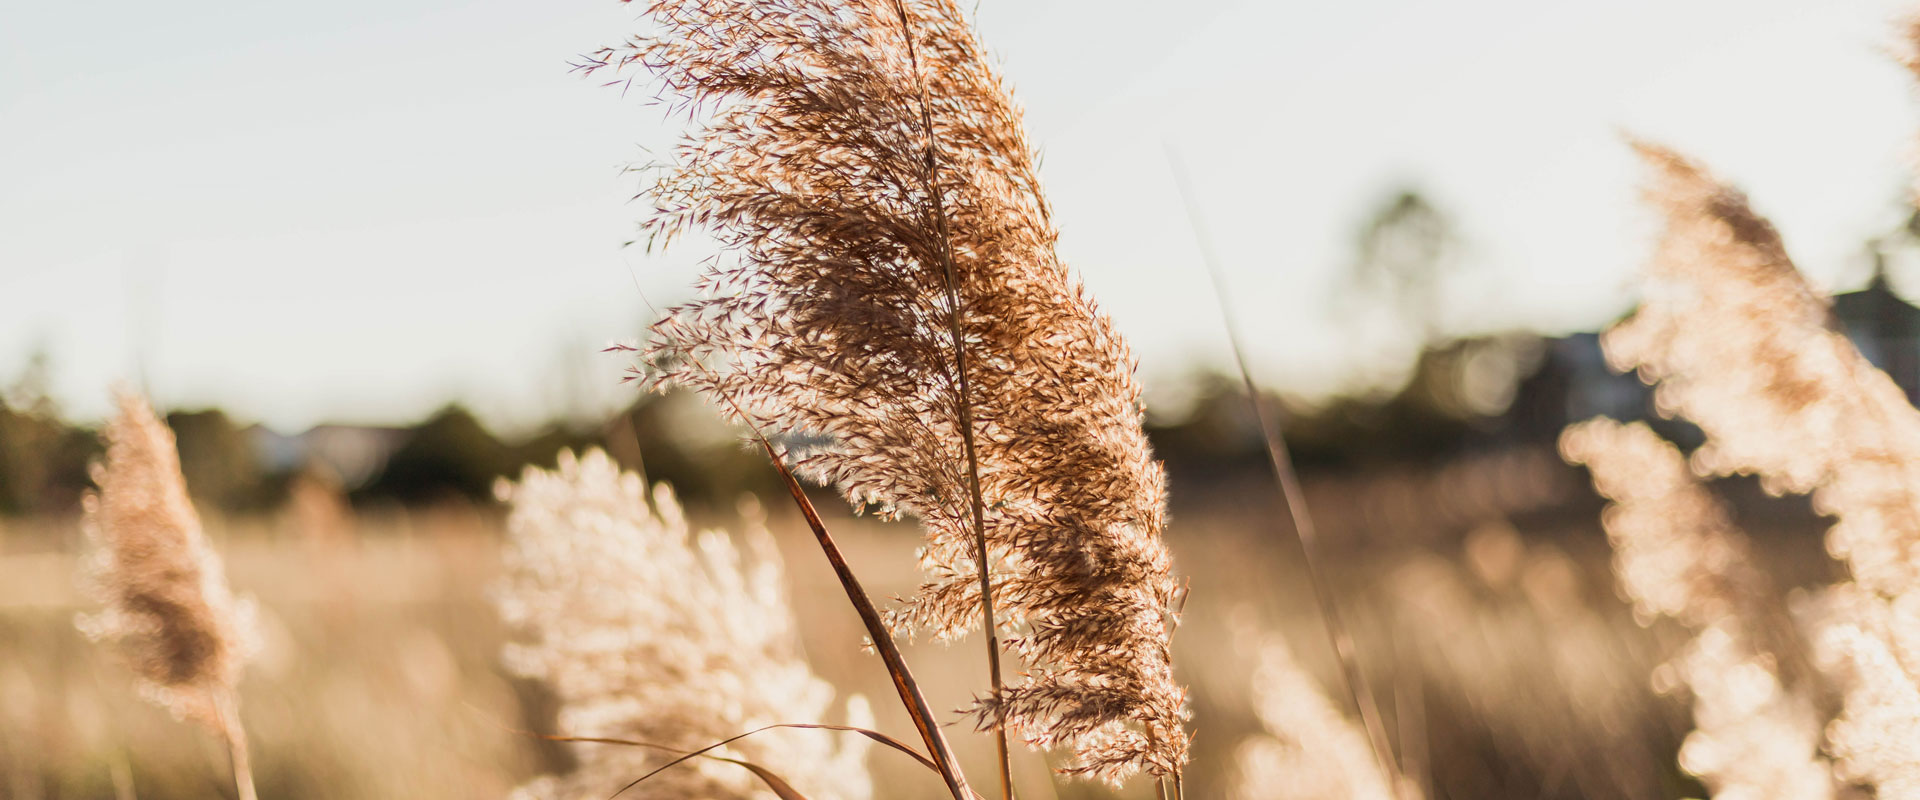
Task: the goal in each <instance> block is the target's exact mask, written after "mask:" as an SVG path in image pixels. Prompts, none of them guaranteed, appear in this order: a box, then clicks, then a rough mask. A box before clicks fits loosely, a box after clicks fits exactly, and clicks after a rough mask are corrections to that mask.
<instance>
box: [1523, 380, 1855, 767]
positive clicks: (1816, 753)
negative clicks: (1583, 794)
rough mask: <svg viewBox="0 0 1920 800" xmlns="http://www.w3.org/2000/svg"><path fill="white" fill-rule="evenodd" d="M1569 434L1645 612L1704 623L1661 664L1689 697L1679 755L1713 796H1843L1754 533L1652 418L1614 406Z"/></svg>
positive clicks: (1630, 591)
mask: <svg viewBox="0 0 1920 800" xmlns="http://www.w3.org/2000/svg"><path fill="white" fill-rule="evenodd" d="M1560 447H1561V451H1562V452H1563V454H1564V455H1565V456H1566V458H1567V460H1568V461H1571V462H1574V463H1581V464H1585V465H1587V469H1588V470H1589V471H1590V472H1591V473H1592V475H1593V483H1594V488H1595V489H1596V490H1598V491H1599V492H1600V494H1601V495H1603V496H1605V497H1607V498H1609V499H1611V500H1612V503H1611V504H1610V505H1609V506H1608V507H1607V510H1606V512H1605V513H1604V515H1603V516H1602V518H1601V520H1602V523H1603V524H1604V526H1605V528H1606V531H1607V538H1608V540H1609V541H1610V542H1611V543H1612V545H1613V552H1614V574H1615V575H1617V576H1618V578H1619V583H1620V588H1621V591H1622V592H1623V593H1625V595H1626V596H1627V598H1628V599H1629V600H1631V601H1632V603H1633V608H1634V615H1635V617H1636V618H1637V619H1639V620H1640V621H1641V622H1642V624H1646V623H1649V622H1651V621H1652V620H1653V619H1655V618H1657V617H1667V618H1671V619H1673V620H1675V621H1677V622H1679V623H1680V624H1681V625H1683V626H1685V627H1686V628H1688V629H1689V630H1690V631H1692V632H1693V633H1694V638H1693V639H1692V641H1690V642H1688V643H1687V645H1686V646H1685V648H1684V649H1683V650H1682V652H1681V653H1680V654H1679V655H1678V656H1677V657H1676V658H1675V659H1674V660H1673V661H1672V662H1671V663H1669V664H1668V665H1666V666H1665V667H1663V668H1662V673H1664V676H1665V682H1667V683H1669V684H1672V683H1674V682H1677V684H1678V685H1676V686H1671V688H1685V689H1686V690H1687V691H1688V692H1690V693H1691V694H1692V697H1693V716H1694V730H1693V731H1692V732H1691V733H1689V734H1688V735H1687V739H1686V742H1685V743H1684V744H1683V745H1682V747H1681V751H1680V763H1681V766H1682V767H1684V768H1685V769H1686V770H1687V771H1688V772H1690V773H1692V774H1694V775H1696V776H1698V777H1699V778H1700V779H1701V781H1702V782H1703V783H1705V784H1706V785H1707V788H1708V789H1709V790H1711V791H1712V793H1713V796H1714V797H1716V798H1723V799H1732V798H1738V799H1740V800H1768V799H1769V798H1778V799H1779V800H1821V798H1831V797H1833V796H1834V783H1833V772H1832V766H1831V764H1829V763H1828V761H1827V760H1826V759H1825V758H1824V757H1822V756H1821V754H1820V745H1821V729H1822V719H1821V716H1820V711H1819V708H1818V707H1817V704H1816V703H1815V702H1814V699H1815V698H1814V697H1813V696H1811V695H1810V694H1809V693H1808V691H1807V690H1808V688H1809V687H1808V686H1807V685H1806V684H1805V681H1806V680H1807V679H1809V678H1810V677H1811V676H1809V675H1806V674H1804V671H1803V674H1800V675H1799V676H1798V677H1799V678H1800V679H1801V682H1800V684H1799V685H1797V686H1790V685H1789V684H1788V681H1787V680H1786V678H1785V677H1783V669H1782V667H1781V663H1782V662H1788V663H1798V662H1799V661H1801V660H1803V656H1802V654H1801V652H1800V648H1799V644H1798V642H1797V641H1796V640H1794V637H1793V628H1792V623H1791V622H1790V621H1789V620H1788V619H1787V616H1786V613H1785V609H1783V608H1781V607H1780V606H1779V603H1778V595H1777V594H1775V592H1774V591H1773V589H1772V587H1771V586H1770V585H1769V581H1768V580H1767V578H1766V576H1765V575H1764V574H1763V573H1762V572H1761V571H1760V570H1759V568H1758V567H1757V566H1755V565H1754V563H1753V561H1752V558H1751V556H1750V554H1749V553H1750V547H1749V545H1748V542H1747V539H1746V536H1745V535H1744V534H1742V533H1741V532H1740V531H1739V529H1738V528H1736V527H1735V526H1734V524H1733V521H1732V520H1731V519H1730V518H1729V517H1728V515H1727V512H1726V510H1725V509H1724V508H1723V507H1722V506H1721V505H1720V503H1719V502H1718V501H1717V500H1715V499H1714V497H1713V495H1712V494H1711V493H1709V492H1708V491H1707V489H1706V487H1704V486H1702V485H1701V484H1700V483H1699V481H1698V480H1696V479H1695V478H1694V477H1693V474H1692V473H1691V472H1690V471H1689V469H1688V467H1687V463H1686V459H1685V457H1684V456H1682V455H1681V454H1680V451H1679V450H1678V449H1677V448H1675V447H1674V446H1673V445H1671V444H1668V443H1667V442H1666V441H1664V440H1662V439H1661V438H1660V437H1659V436H1658V435H1657V434H1655V433H1654V432H1653V431H1652V429H1650V428H1648V427H1647V426H1646V425H1645V424H1644V423H1634V424H1631V425H1623V424H1620V423H1618V422H1615V421H1613V420H1610V419H1606V418H1597V419H1593V420H1589V421H1587V422H1583V423H1580V424H1578V425H1574V426H1571V427H1569V428H1568V429H1567V430H1566V432H1565V433H1563V434H1562V435H1561V437H1560Z"/></svg>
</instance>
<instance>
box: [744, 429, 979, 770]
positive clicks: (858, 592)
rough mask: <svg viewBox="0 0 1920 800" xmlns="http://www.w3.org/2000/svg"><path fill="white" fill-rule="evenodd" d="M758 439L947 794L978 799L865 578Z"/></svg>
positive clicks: (778, 460) (779, 461) (783, 465)
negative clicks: (869, 593)
mask: <svg viewBox="0 0 1920 800" xmlns="http://www.w3.org/2000/svg"><path fill="white" fill-rule="evenodd" d="M754 435H755V436H756V437H758V438H759V439H760V446H761V447H762V448H763V449H765V450H766V451H767V457H768V458H770V459H772V460H773V466H774V468H776V469H778V470H780V477H781V478H782V479H783V480H785V481H786V484H787V493H788V494H790V495H792V496H793V503H794V505H796V506H799V508H800V514H801V516H804V517H806V518H807V527H809V528H811V529H813V536H814V538H815V539H816V540H818V541H819V542H820V551H821V552H823V553H825V554H826V556H827V563H828V564H830V565H832V566H833V574H834V576H835V577H837V578H839V579H840V586H841V587H842V588H844V589H845V590H846V592H847V600H848V601H850V602H852V603H853V608H854V610H855V611H857V612H859V614H860V622H861V623H863V624H865V625H866V627H867V636H868V637H869V638H871V639H872V640H873V649H875V650H878V651H879V652H880V658H881V660H882V661H885V662H886V664H887V675H888V676H889V677H891V678H893V688H894V690H895V691H897V692H899V693H900V702H901V703H902V704H904V705H905V706H906V708H907V716H908V717H911V718H912V719H913V726H914V727H915V728H917V729H919V731H920V739H921V741H924V742H926V745H927V753H928V755H930V756H932V757H933V762H934V765H935V766H936V767H938V768H939V770H940V777H941V778H942V779H944V780H945V781H946V782H947V789H948V791H951V792H952V793H953V797H954V800H972V798H975V797H977V795H975V794H974V793H973V790H972V789H970V788H968V786H967V779H966V776H964V775H962V774H960V764H959V762H958V761H956V760H955V759H954V757H953V751H952V749H951V748H950V747H949V746H948V745H947V737H946V734H945V733H942V732H941V730H940V726H939V724H937V723H935V722H934V719H933V709H932V708H931V707H930V706H928V705H927V698H926V696H925V695H923V694H921V692H920V684H918V683H916V682H915V681H914V679H913V672H912V670H909V669H907V660H906V657H905V656H902V655H901V654H900V648H899V647H898V646H897V645H895V644H894V643H893V634H892V633H890V632H888V630H887V624H886V622H884V621H883V620H881V618H880V611H879V610H878V609H876V608H874V606H873V600H872V599H871V598H869V597H868V596H867V592H866V590H865V589H862V588H861V587H860V579H859V578H856V577H854V575H853V568H852V567H850V566H848V565H847V559H846V556H844V555H842V554H841V553H840V547H839V545H837V544H835V543H834V541H833V537H832V536H831V535H829V534H828V533H827V525H826V523H824V522H821V521H820V514H819V512H817V511H815V510H814V508H813V501H812V500H809V499H807V493H806V492H805V491H804V490H802V489H801V488H800V481H799V480H797V479H795V478H794V477H793V471H792V470H790V469H788V468H787V462H786V461H784V460H782V459H781V458H780V454H779V453H777V452H775V451H774V449H773V444H772V443H771V442H768V441H767V438H766V437H765V436H760V435H759V432H758V431H755V432H754Z"/></svg>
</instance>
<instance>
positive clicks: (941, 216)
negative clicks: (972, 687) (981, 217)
mask: <svg viewBox="0 0 1920 800" xmlns="http://www.w3.org/2000/svg"><path fill="white" fill-rule="evenodd" d="M893 9H894V11H895V12H896V13H898V14H899V15H900V30H901V35H902V36H903V37H904V38H905V39H906V43H907V60H908V62H909V63H910V64H911V65H912V68H913V79H914V83H915V85H916V86H917V87H918V88H919V90H920V123H921V126H922V127H924V128H925V129H926V136H927V149H926V177H925V178H924V180H925V184H926V185H925V191H926V193H927V198H928V201H929V202H931V203H932V204H933V209H932V210H933V223H934V227H935V229H936V230H937V231H938V232H939V234H940V251H939V255H940V266H941V268H942V273H943V277H944V278H945V282H946V293H947V335H948V338H949V339H951V340H952V342H953V360H954V371H955V372H956V373H958V383H959V389H960V397H959V399H958V403H957V405H958V406H959V408H958V411H959V416H960V440H961V443H962V444H963V446H964V448H965V450H966V455H967V489H968V492H969V496H968V498H967V500H968V503H969V504H970V505H971V507H972V509H971V510H972V512H973V547H974V557H975V558H976V559H977V562H978V565H979V568H980V569H979V572H980V626H981V629H982V630H983V631H985V633H986V636H987V675H988V677H989V678H990V679H991V680H992V682H993V698H994V701H995V702H996V704H997V703H998V702H999V701H1001V700H1003V699H1004V698H1003V697H1002V694H1003V693H1004V691H1005V686H1004V684H1003V683H1002V682H1001V678H1000V637H999V625H998V624H996V622H995V620H994V614H993V577H992V561H991V560H990V551H989V550H988V549H987V520H986V501H985V498H983V497H982V496H981V492H980V456H979V453H978V451H977V450H976V449H975V446H974V439H973V387H972V385H971V384H970V383H969V382H968V380H967V348H966V338H965V336H963V335H962V333H961V330H960V317H961V312H962V307H961V305H960V280H959V276H958V274H957V271H956V270H955V268H954V264H953V243H952V239H951V235H950V233H949V232H948V229H947V210H946V204H945V200H944V198H943V196H942V194H941V192H940V184H939V180H938V178H937V176H938V174H939V168H940V162H939V158H938V156H937V150H936V141H935V139H934V136H933V108H932V105H931V104H930V103H929V102H928V100H927V86H926V83H925V82H923V81H921V80H920V57H919V55H918V54H917V53H916V52H915V50H914V46H913V27H912V25H911V24H910V23H909V22H908V21H907V8H906V6H905V5H904V4H903V3H902V2H901V0H894V3H893ZM998 708H999V706H998V705H996V706H995V709H996V710H995V712H994V718H993V732H994V746H995V748H996V751H997V755H998V756H999V758H1000V796H1001V797H1002V798H1004V800H1012V799H1013V763H1012V760H1011V758H1010V757H1009V755H1008V753H1007V721H1006V719H1005V718H1004V717H1002V716H1000V713H999V711H998Z"/></svg>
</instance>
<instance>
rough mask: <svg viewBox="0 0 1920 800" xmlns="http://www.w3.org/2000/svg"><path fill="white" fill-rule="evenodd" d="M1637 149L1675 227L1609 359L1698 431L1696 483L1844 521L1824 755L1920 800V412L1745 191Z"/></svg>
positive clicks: (1821, 626)
mask: <svg viewBox="0 0 1920 800" xmlns="http://www.w3.org/2000/svg"><path fill="white" fill-rule="evenodd" d="M1636 147H1637V148H1638V149H1639V151H1640V153H1641V155H1642V157H1643V158H1644V159H1645V160H1646V161H1647V163H1648V164H1649V165H1650V166H1651V167H1652V168H1653V170H1654V174H1655V181H1654V185H1653V186H1652V188H1651V190H1650V191H1649V193H1648V196H1649V198H1650V200H1651V201H1652V202H1653V203H1654V205H1655V206H1656V207H1657V208H1658V209H1660V210H1661V211H1662V212H1663V214H1664V216H1665V217H1666V223H1667V228H1666V232H1665V235H1664V236H1663V238H1662V240H1661V244H1660V247H1659V250H1658V251H1657V253H1656V255H1655V257H1654V259H1653V262H1652V264H1651V266H1650V268H1649V274H1648V278H1649V284H1650V285H1649V288H1648V291H1647V292H1646V296H1645V299H1644V300H1643V302H1642V305H1641V307H1640V310H1639V311H1638V312H1636V313H1635V314H1634V315H1633V316H1632V317H1631V318H1629V319H1627V320H1625V321H1623V322H1621V323H1620V324H1619V325H1617V326H1616V327H1615V328H1614V329H1612V330H1610V331H1608V332H1607V333H1606V334H1605V335H1603V337H1602V345H1603V347H1604V348H1605V349H1606V352H1607V357H1608V360H1609V361H1610V362H1612V363H1613V364H1614V365H1615V366H1616V367H1618V368H1621V369H1628V368H1637V369H1638V370H1639V372H1640V375H1641V377H1642V378H1643V379H1645V380H1647V381H1649V382H1655V381H1657V382H1658V385H1657V388H1656V395H1655V396H1656V399H1657V400H1658V401H1659V404H1660V406H1661V408H1662V410H1663V411H1665V412H1666V413H1671V414H1679V415H1683V416H1685V417H1687V418H1688V419H1691V420H1693V421H1694V422H1695V423H1697V424H1698V425H1699V426H1700V428H1701V429H1702V430H1703V431H1705V432H1706V434H1707V442H1706V444H1705V445H1704V446H1702V447H1701V449H1700V450H1699V451H1698V452H1696V453H1695V454H1694V456H1693V467H1694V469H1695V471H1697V472H1700V473H1702V474H1722V475H1724V474H1734V473H1742V474H1752V475H1755V476H1758V477H1759V478H1760V479H1761V481H1762V484H1763V485H1764V486H1766V487H1767V488H1768V489H1769V490H1770V491H1774V492H1811V493H1812V496H1813V501H1814V506H1815V508H1816V509H1817V510H1818V511H1820V512H1821V513H1823V514H1827V515H1829V516H1833V517H1835V518H1836V522H1835V524H1834V525H1833V527H1832V529H1831V530H1830V531H1829V532H1828V535H1827V550H1828V552H1830V553H1832V554H1833V555H1834V556H1835V557H1838V558H1841V559H1844V561H1845V562H1846V565H1847V567H1848V568H1849V571H1850V572H1851V573H1852V577H1853V581H1852V582H1850V583H1843V584H1841V585H1839V586H1837V587H1833V588H1832V589H1829V590H1828V592H1827V595H1826V598H1825V599H1826V601H1827V602H1826V606H1827V612H1826V613H1825V614H1823V615H1820V616H1819V618H1818V619H1817V620H1816V622H1817V628H1818V630H1817V631H1816V632H1815V633H1814V634H1813V635H1812V638H1813V639H1814V640H1815V642H1816V643H1817V645H1818V646H1817V652H1816V656H1817V657H1818V662H1819V664H1820V665H1821V666H1822V667H1823V668H1824V670H1825V672H1826V677H1827V678H1828V679H1829V680H1830V681H1831V686H1830V687H1829V688H1831V689H1832V690H1835V691H1837V692H1838V693H1839V694H1840V695H1841V697H1842V700H1843V705H1842V708H1841V712H1840V715H1839V717H1838V718H1836V719H1834V720H1833V722H1832V723H1831V724H1830V725H1828V726H1827V731H1826V733H1827V744H1826V748H1827V750H1828V752H1829V753H1830V755H1831V756H1832V758H1833V770H1834V774H1835V775H1837V776H1838V777H1840V778H1841V779H1843V780H1845V781H1849V782H1852V783H1856V784H1862V785H1869V786H1872V787H1874V789H1875V790H1876V793H1877V795H1878V796H1880V797H1920V754H1916V752H1915V750H1914V748H1913V746H1912V742H1913V736H1914V733H1915V732H1916V731H1920V722H1916V720H1920V704H1916V702H1915V700H1914V698H1917V697H1920V684H1916V682H1915V678H1916V668H1915V667H1913V666H1912V665H1914V664H1920V661H1916V660H1915V659H1914V658H1912V656H1916V655H1920V614H1916V613H1915V609H1914V605H1915V604H1916V603H1920V592H1916V591H1915V590H1916V588H1920V493H1917V492H1916V489H1920V469H1917V468H1920V412H1916V411H1915V410H1914V408H1913V406H1912V405H1910V404H1909V403H1908V402H1907V399H1906V397H1905V395H1904V394H1903V393H1902V392H1901V390H1900V389H1899V387H1898V386H1897V385H1896V384H1895V383H1894V382H1893V381H1892V380H1891V379H1890V378H1888V377H1887V375H1886V374H1885V373H1883V372H1880V371H1879V370H1877V369H1875V368H1873V366H1872V365H1871V364H1869V363H1868V362H1867V360H1866V359H1865V357H1863V356H1862V355H1861V354H1860V353H1859V351H1858V350H1856V349H1855V348H1854V346H1853V344H1852V343H1851V342H1850V341H1848V339H1847V338H1846V336H1845V335H1843V334H1842V333H1841V332H1839V331H1837V330H1835V327H1834V325H1833V323H1832V320H1831V315H1830V314H1829V313H1828V310H1827V303H1826V301H1825V300H1824V299H1823V298H1822V297H1821V296H1820V295H1819V294H1817V293H1816V292H1815V291H1814V290H1813V289H1812V288H1811V287H1810V286H1809V285H1808V284H1807V282H1806V280H1805V279H1804V278H1803V277H1802V276H1801V275H1800V273H1799V271H1798V270H1797V269H1795V268H1794V265H1793V263H1792V261H1791V260H1790V259H1789V258H1788V256H1787V251H1786V248H1785V246H1784V245H1783V244H1782V243H1781V240H1780V237H1779V234H1778V233H1776V232H1775V231H1774V229H1773V227H1772V226H1771V225H1770V224H1768V223H1767V221H1766V220H1764V219H1762V218H1760V217H1759V216H1758V215H1756V214H1754V212H1753V211H1752V210H1751V209H1750V208H1748V206H1747V203H1746V199H1745V197H1744V196H1743V195H1741V194H1740V193H1739V192H1737V191H1735V190H1733V189H1731V188H1728V187H1726V186H1724V185H1722V184H1720V183H1719V182H1717V181H1715V180H1714V179H1713V178H1712V177H1711V176H1709V175H1708V174H1707V173H1706V172H1705V170H1703V169H1702V168H1700V167H1699V166H1698V165H1696V164H1694V163H1692V162H1690V161H1688V160H1686V159H1684V158H1681V157H1680V156H1678V155H1676V154H1674V153H1672V152H1670V151H1667V150H1664V149H1661V148H1658V147H1654V146H1652V145H1646V144H1639V145H1636ZM1722 638H1723V639H1724V638H1731V637H1722ZM1720 645H1721V646H1722V648H1723V650H1724V649H1725V648H1727V647H1735V646H1738V645H1731V644H1728V643H1727V642H1725V641H1720ZM1746 674H1748V675H1749V676H1751V673H1750V672H1749V673H1746ZM1721 679H1722V680H1730V679H1731V678H1730V677H1729V676H1724V675H1723V677H1722V678H1721ZM1796 749H1797V747H1796Z"/></svg>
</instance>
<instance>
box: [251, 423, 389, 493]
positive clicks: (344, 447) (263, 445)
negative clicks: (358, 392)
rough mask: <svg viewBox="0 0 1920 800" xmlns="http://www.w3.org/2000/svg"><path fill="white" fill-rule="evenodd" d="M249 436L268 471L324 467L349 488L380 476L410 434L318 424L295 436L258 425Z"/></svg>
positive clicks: (374, 427)
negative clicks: (388, 461)
mask: <svg viewBox="0 0 1920 800" xmlns="http://www.w3.org/2000/svg"><path fill="white" fill-rule="evenodd" d="M248 433H249V435H250V436H251V438H252V440H253V446H254V452H255V453H257V454H258V456H259V458H260V461H261V463H262V464H263V465H264V466H265V467H266V469H268V470H270V471H273V472H278V473H282V474H285V473H293V472H296V471H299V470H302V469H306V468H309V467H314V466H318V467H323V468H324V469H325V470H326V471H327V472H328V473H330V474H332V475H333V476H335V477H336V478H337V479H338V480H339V481H340V484H341V486H343V487H345V488H347V489H354V488H357V487H360V486H363V485H365V484H366V483H367V482H368V481H370V480H372V479H373V477H374V476H376V475H379V474H380V471H381V470H382V469H384V468H385V467H386V465H387V460H388V459H390V458H392V457H393V454H394V452H395V451H397V450H399V449H400V446H401V445H403V444H405V443H406V441H407V439H408V436H409V434H410V432H409V431H408V429H406V428H389V427H379V426H372V425H316V426H314V427H313V428H310V429H308V430H306V431H304V432H301V433H298V434H293V435H287V434H283V433H280V432H278V431H275V430H273V429H271V428H268V427H266V426H264V425H255V426H253V427H252V428H251V429H249V430H248Z"/></svg>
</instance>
